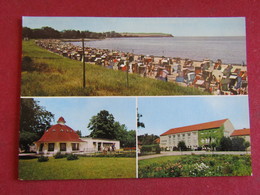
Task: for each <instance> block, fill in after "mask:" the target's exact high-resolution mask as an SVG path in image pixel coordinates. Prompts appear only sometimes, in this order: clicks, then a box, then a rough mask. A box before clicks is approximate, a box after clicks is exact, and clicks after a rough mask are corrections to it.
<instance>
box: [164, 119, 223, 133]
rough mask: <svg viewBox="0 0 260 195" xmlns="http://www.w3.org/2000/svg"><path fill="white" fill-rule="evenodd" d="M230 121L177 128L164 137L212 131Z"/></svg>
mask: <svg viewBox="0 0 260 195" xmlns="http://www.w3.org/2000/svg"><path fill="white" fill-rule="evenodd" d="M227 120H228V119H223V120H218V121H212V122H207V123H200V124H196V125H189V126H184V127H177V128H173V129H170V130H168V131H166V132H165V133H163V134H161V136H162V135H170V134H176V133H183V132H189V131H199V130H204V129H212V128H218V127H221V126H222V125H223V124H224V123H225V122H226V121H227Z"/></svg>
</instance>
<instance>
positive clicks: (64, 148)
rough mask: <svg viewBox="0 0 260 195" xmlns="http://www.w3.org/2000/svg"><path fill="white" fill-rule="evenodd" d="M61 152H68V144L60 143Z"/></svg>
mask: <svg viewBox="0 0 260 195" xmlns="http://www.w3.org/2000/svg"><path fill="white" fill-rule="evenodd" d="M60 151H66V143H60Z"/></svg>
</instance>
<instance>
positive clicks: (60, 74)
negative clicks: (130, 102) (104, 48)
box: [21, 40, 209, 96]
mask: <svg viewBox="0 0 260 195" xmlns="http://www.w3.org/2000/svg"><path fill="white" fill-rule="evenodd" d="M22 48H23V51H22V54H23V57H25V56H28V57H30V58H31V59H32V60H33V65H32V66H33V67H34V68H33V70H30V71H22V87H21V95H22V96H114V95H117V96H118V95H120V96H121V95H123V96H139V95H142V96H150V95H209V94H207V93H204V92H201V91H199V90H198V89H195V88H190V87H180V86H178V85H176V84H174V83H167V82H163V81H158V80H155V79H150V78H142V77H140V76H139V75H137V74H130V75H129V87H128V88H127V87H126V73H125V72H121V71H114V70H111V69H107V68H104V67H101V66H98V65H91V64H86V86H87V87H86V88H85V89H83V87H82V82H83V81H82V78H83V76H82V75H83V73H82V63H81V62H79V61H75V60H71V59H68V58H65V57H62V56H59V55H57V54H54V53H51V52H49V51H47V50H45V49H43V48H40V47H38V46H37V45H36V44H35V43H34V41H33V40H31V41H23V46H22Z"/></svg>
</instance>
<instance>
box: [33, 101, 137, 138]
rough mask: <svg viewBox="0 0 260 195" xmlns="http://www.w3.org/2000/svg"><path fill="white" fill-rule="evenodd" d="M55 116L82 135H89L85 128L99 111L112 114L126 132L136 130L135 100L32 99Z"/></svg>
mask: <svg viewBox="0 0 260 195" xmlns="http://www.w3.org/2000/svg"><path fill="white" fill-rule="evenodd" d="M34 99H35V100H36V101H39V105H40V106H43V107H45V109H46V110H47V111H49V112H52V113H53V114H54V115H55V116H54V119H55V121H54V122H53V124H56V122H57V120H58V118H59V117H61V116H62V117H64V119H65V121H66V125H68V126H69V127H71V128H72V129H74V130H81V132H82V135H89V134H90V131H89V130H88V128H87V126H88V123H89V120H90V119H91V117H92V116H94V115H97V113H99V112H100V111H101V110H107V111H108V112H109V113H110V114H113V116H114V117H115V121H119V122H120V124H125V125H126V126H127V128H128V130H132V129H133V130H135V129H136V98H134V97H132V98H124V97H123V98H109V97H108V98H99V97H98V98H97V97H95V98H34Z"/></svg>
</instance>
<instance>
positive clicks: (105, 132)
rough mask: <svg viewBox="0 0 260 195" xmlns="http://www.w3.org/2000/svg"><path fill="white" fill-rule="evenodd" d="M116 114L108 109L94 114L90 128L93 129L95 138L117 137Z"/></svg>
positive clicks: (91, 134) (92, 134)
mask: <svg viewBox="0 0 260 195" xmlns="http://www.w3.org/2000/svg"><path fill="white" fill-rule="evenodd" d="M114 123H115V121H114V116H113V115H112V114H110V113H109V112H108V111H106V110H102V111H100V112H99V113H98V114H97V115H96V116H92V118H91V119H90V122H89V124H88V128H89V129H90V130H91V131H92V132H91V133H90V136H91V137H93V138H106V139H115V138H116V131H115V128H114V127H115V125H114Z"/></svg>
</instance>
